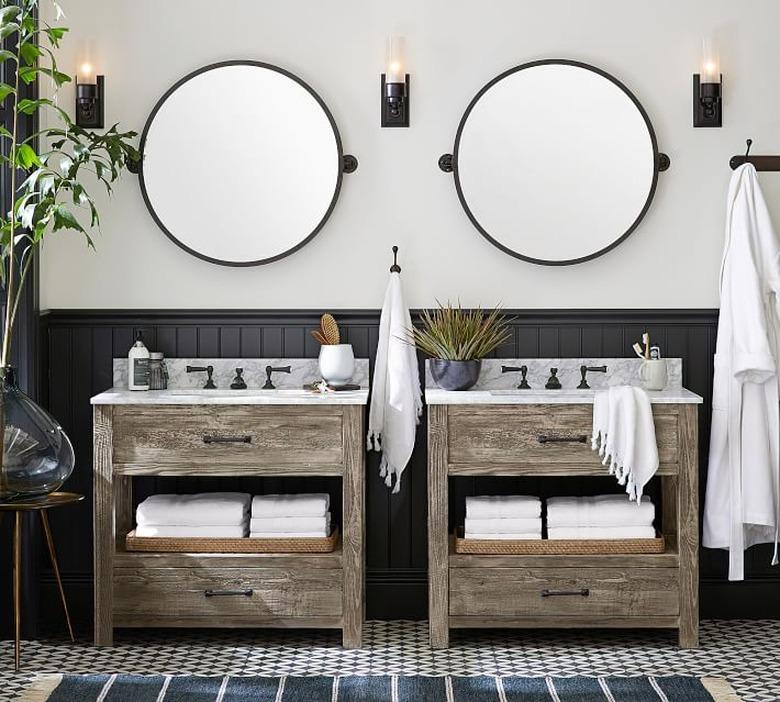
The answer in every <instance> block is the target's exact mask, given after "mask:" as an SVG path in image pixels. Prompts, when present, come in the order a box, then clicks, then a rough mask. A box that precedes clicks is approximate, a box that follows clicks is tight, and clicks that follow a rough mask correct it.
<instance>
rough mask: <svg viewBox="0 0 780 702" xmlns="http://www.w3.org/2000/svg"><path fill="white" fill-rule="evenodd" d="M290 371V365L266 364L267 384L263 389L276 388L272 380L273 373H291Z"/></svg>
mask: <svg viewBox="0 0 780 702" xmlns="http://www.w3.org/2000/svg"><path fill="white" fill-rule="evenodd" d="M290 371H291V368H290V366H276V367H274V366H266V367H265V385H263V390H276V386H275V385H274V384H273V382H271V374H272V373H289V372H290Z"/></svg>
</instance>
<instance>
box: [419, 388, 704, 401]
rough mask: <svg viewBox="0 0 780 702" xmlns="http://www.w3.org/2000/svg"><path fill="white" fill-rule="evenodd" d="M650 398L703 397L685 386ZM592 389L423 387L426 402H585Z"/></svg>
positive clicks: (652, 395)
mask: <svg viewBox="0 0 780 702" xmlns="http://www.w3.org/2000/svg"><path fill="white" fill-rule="evenodd" d="M647 394H648V395H649V396H650V401H651V402H652V403H653V404H660V405H664V404H665V405H699V404H701V403H702V402H704V399H703V398H702V397H701V396H699V395H697V394H696V393H695V392H691V391H690V390H686V389H685V388H670V389H668V390H648V391H647ZM594 395H595V392H594V391H593V390H464V391H461V392H453V391H450V390H441V389H439V388H427V389H426V390H425V402H426V403H427V404H429V405H588V404H593V397H594Z"/></svg>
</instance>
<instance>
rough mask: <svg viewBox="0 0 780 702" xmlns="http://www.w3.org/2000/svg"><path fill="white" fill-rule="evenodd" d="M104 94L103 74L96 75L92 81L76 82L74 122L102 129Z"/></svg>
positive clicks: (89, 127) (86, 126)
mask: <svg viewBox="0 0 780 702" xmlns="http://www.w3.org/2000/svg"><path fill="white" fill-rule="evenodd" d="M77 80H78V78H77ZM105 94H106V93H105V78H104V77H103V76H97V77H96V79H95V82H94V83H78V82H77V83H76V124H77V125H78V126H79V127H83V128H84V129H103V127H104V126H105V118H104V111H105Z"/></svg>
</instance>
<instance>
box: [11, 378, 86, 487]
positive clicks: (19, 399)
mask: <svg viewBox="0 0 780 702" xmlns="http://www.w3.org/2000/svg"><path fill="white" fill-rule="evenodd" d="M0 418H1V419H2V427H3V452H2V457H3V460H2V466H0V500H13V499H18V498H28V497H35V496H39V495H47V494H48V493H50V492H53V491H55V490H57V489H58V488H59V487H61V486H62V484H63V483H64V482H65V481H66V480H67V479H68V477H69V476H70V474H71V473H72V472H73V467H74V465H75V456H74V453H73V446H72V444H71V443H70V439H68V437H67V435H66V434H65V432H64V431H63V430H62V427H61V426H60V425H59V422H57V420H56V419H54V417H52V416H51V415H50V414H49V413H48V412H46V411H45V410H44V409H42V408H41V407H39V406H38V405H36V404H35V403H34V402H33V401H32V400H31V399H30V398H29V397H27V395H25V394H24V393H23V392H22V391H21V390H20V389H19V387H18V386H17V384H16V378H15V376H14V371H13V368H10V367H6V368H0Z"/></svg>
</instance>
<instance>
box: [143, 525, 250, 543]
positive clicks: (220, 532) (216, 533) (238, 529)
mask: <svg viewBox="0 0 780 702" xmlns="http://www.w3.org/2000/svg"><path fill="white" fill-rule="evenodd" d="M247 533H248V529H247V526H246V524H244V525H242V526H219V525H211V526H192V525H187V526H172V525H158V526H155V525H154V524H147V525H146V526H137V527H136V529H135V535H136V536H167V537H176V538H216V539H220V538H222V539H232V538H236V539H240V538H242V537H244V536H246V535H247Z"/></svg>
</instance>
